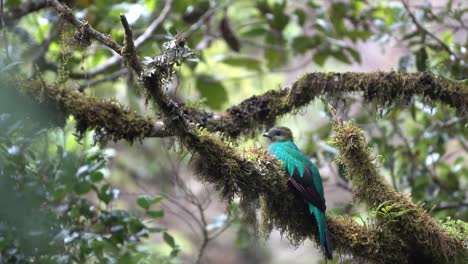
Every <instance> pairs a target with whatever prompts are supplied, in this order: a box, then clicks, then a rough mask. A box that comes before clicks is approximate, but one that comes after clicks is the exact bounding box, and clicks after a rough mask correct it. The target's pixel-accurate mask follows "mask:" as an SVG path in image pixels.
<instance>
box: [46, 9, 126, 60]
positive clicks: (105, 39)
mask: <svg viewBox="0 0 468 264" xmlns="http://www.w3.org/2000/svg"><path fill="white" fill-rule="evenodd" d="M47 3H48V4H49V5H51V6H53V7H54V8H55V11H56V12H57V14H58V15H59V17H60V18H61V19H63V20H65V21H67V22H68V23H70V24H72V25H73V26H74V27H76V28H77V29H79V30H80V31H81V32H82V33H83V34H86V35H88V36H89V37H91V38H93V39H95V40H97V41H99V42H100V43H101V44H103V45H105V46H107V47H109V48H110V49H112V50H113V51H115V52H116V53H117V54H121V49H122V46H121V45H120V44H118V43H117V42H115V41H114V40H113V39H112V38H111V37H110V36H109V35H106V34H103V33H101V32H99V31H97V30H95V29H94V28H93V27H91V25H89V24H88V22H86V21H81V20H79V19H78V18H77V17H76V16H75V15H74V14H73V12H72V10H71V9H70V8H69V7H68V6H66V5H64V4H62V3H60V2H59V1H58V0H47Z"/></svg>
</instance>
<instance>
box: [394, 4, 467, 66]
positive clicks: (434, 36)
mask: <svg viewBox="0 0 468 264" xmlns="http://www.w3.org/2000/svg"><path fill="white" fill-rule="evenodd" d="M401 2H402V4H403V6H404V8H405V10H406V12H407V13H408V15H409V17H410V18H411V21H413V24H414V25H415V26H416V27H417V28H418V30H419V31H421V32H423V33H424V34H426V35H428V36H429V37H431V38H432V39H433V40H435V42H437V44H438V45H439V46H440V47H441V48H442V49H444V50H445V51H447V53H448V54H450V55H451V56H453V58H455V60H457V61H459V60H460V59H459V58H458V56H457V54H455V52H453V51H452V50H451V49H450V48H449V46H447V45H446V44H445V43H444V42H443V41H442V40H441V39H440V38H438V37H437V36H436V35H434V34H433V33H432V32H430V31H429V30H427V29H426V28H425V27H424V26H423V25H421V23H419V21H418V19H417V18H416V16H415V15H414V14H413V12H411V10H410V8H409V6H408V3H407V2H406V1H405V0H401Z"/></svg>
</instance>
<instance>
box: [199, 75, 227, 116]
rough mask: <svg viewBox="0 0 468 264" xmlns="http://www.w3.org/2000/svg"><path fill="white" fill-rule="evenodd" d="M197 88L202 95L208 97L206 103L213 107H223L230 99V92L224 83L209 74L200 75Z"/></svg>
mask: <svg viewBox="0 0 468 264" xmlns="http://www.w3.org/2000/svg"><path fill="white" fill-rule="evenodd" d="M196 88H197V90H198V92H200V95H201V96H202V97H204V98H206V104H207V105H208V106H209V107H211V108H213V109H217V110H218V109H221V107H222V106H223V104H224V103H226V102H227V100H228V93H227V92H226V89H225V88H224V85H223V84H222V83H221V82H220V81H218V80H216V79H214V78H213V77H211V76H209V75H205V74H202V75H199V76H198V78H197V82H196Z"/></svg>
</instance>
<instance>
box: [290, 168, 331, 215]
mask: <svg viewBox="0 0 468 264" xmlns="http://www.w3.org/2000/svg"><path fill="white" fill-rule="evenodd" d="M313 176H314V175H313V174H312V171H311V170H310V169H309V167H307V166H304V175H303V177H300V175H299V172H298V170H297V169H296V170H294V174H293V175H292V177H289V180H288V182H289V183H290V186H291V187H292V188H293V189H295V190H296V191H297V192H298V193H299V194H300V195H301V197H302V198H303V199H304V201H305V202H307V203H311V204H312V205H314V206H315V207H317V208H318V209H319V210H320V211H322V212H325V210H326V206H325V199H323V198H322V197H321V195H320V194H319V193H318V191H317V189H316V188H315V186H314V182H313Z"/></svg>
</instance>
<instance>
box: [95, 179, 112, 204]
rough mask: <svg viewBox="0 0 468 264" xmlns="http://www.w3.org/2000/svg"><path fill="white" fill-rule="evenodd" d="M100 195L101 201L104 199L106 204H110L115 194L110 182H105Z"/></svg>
mask: <svg viewBox="0 0 468 264" xmlns="http://www.w3.org/2000/svg"><path fill="white" fill-rule="evenodd" d="M98 197H99V199H101V201H103V202H104V203H106V204H108V203H109V202H110V201H111V200H112V198H113V194H112V191H111V190H110V185H109V184H104V185H103V186H101V190H100V192H99V194H98Z"/></svg>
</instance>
